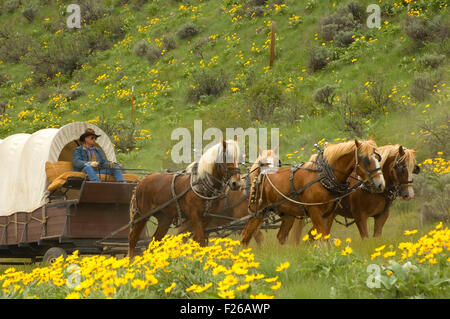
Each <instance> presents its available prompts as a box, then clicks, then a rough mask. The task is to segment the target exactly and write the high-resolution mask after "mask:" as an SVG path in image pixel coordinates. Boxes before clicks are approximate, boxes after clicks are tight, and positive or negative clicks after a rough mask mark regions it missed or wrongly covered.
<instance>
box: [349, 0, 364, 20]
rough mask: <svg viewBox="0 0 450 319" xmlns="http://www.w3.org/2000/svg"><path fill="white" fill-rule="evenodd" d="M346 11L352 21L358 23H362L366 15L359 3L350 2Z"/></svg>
mask: <svg viewBox="0 0 450 319" xmlns="http://www.w3.org/2000/svg"><path fill="white" fill-rule="evenodd" d="M347 9H348V11H349V12H350V13H351V14H352V16H353V19H355V20H356V21H358V22H359V23H363V22H364V20H365V18H366V13H365V9H364V7H363V6H362V5H361V3H359V2H357V1H352V2H350V3H349V4H347Z"/></svg>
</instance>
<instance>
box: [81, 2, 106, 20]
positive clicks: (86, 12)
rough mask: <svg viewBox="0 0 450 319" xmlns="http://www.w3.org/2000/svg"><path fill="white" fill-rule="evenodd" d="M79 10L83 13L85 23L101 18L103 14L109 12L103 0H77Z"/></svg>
mask: <svg viewBox="0 0 450 319" xmlns="http://www.w3.org/2000/svg"><path fill="white" fill-rule="evenodd" d="M78 4H79V5H80V9H81V12H82V14H83V20H85V21H86V23H90V22H92V21H95V20H98V19H101V18H103V17H104V16H105V14H107V13H109V10H108V9H107V8H106V7H105V5H104V4H103V1H97V0H78Z"/></svg>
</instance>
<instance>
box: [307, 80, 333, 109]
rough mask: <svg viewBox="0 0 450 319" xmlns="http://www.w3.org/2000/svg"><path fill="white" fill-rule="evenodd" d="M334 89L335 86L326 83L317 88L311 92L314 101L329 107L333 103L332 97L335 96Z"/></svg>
mask: <svg viewBox="0 0 450 319" xmlns="http://www.w3.org/2000/svg"><path fill="white" fill-rule="evenodd" d="M334 90H335V88H334V87H333V86H331V85H328V84H327V85H325V86H323V87H321V88H319V89H317V90H316V91H314V93H313V98H314V101H316V102H317V103H320V104H324V105H326V106H328V107H330V106H331V105H332V104H333V98H334V97H335V96H336V94H335V93H334Z"/></svg>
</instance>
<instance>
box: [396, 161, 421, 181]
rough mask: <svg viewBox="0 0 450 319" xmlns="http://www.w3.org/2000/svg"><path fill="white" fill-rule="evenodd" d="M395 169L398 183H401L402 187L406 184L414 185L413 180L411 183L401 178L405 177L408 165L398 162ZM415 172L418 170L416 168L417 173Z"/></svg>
mask: <svg viewBox="0 0 450 319" xmlns="http://www.w3.org/2000/svg"><path fill="white" fill-rule="evenodd" d="M416 166H417V165H416ZM394 169H395V174H396V175H397V180H398V183H399V184H400V185H404V184H412V183H413V181H412V180H410V181H409V180H406V181H402V180H400V177H401V176H403V173H404V170H405V169H406V164H405V162H404V161H402V162H400V161H398V160H397V161H396V162H395V165H394ZM415 170H416V168H415V167H414V171H415ZM414 171H413V174H414Z"/></svg>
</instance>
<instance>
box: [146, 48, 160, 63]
mask: <svg viewBox="0 0 450 319" xmlns="http://www.w3.org/2000/svg"><path fill="white" fill-rule="evenodd" d="M160 57H161V50H160V49H159V48H158V47H155V46H150V47H149V49H148V51H147V53H146V55H145V58H146V59H147V61H148V62H149V63H150V64H152V63H154V62H155V61H156V60H158V59H159V58H160Z"/></svg>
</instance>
